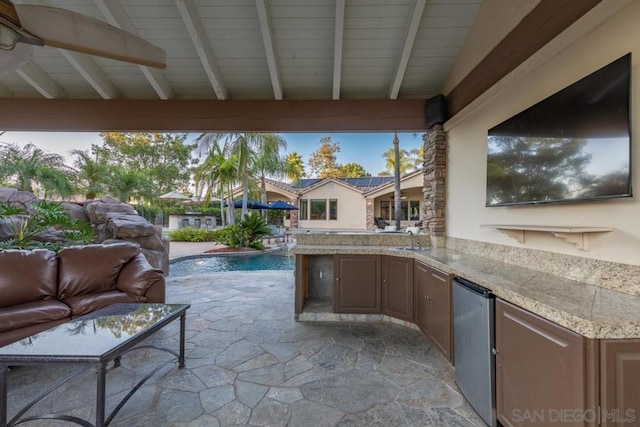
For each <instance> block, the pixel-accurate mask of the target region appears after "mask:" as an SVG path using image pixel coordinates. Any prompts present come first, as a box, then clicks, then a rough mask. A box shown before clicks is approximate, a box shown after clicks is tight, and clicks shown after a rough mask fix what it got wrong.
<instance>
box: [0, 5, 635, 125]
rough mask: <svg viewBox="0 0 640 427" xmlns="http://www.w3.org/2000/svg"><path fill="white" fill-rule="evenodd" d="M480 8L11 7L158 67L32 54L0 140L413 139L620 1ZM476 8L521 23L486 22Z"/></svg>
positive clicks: (9, 95) (3, 99)
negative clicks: (122, 36) (102, 25)
mask: <svg viewBox="0 0 640 427" xmlns="http://www.w3.org/2000/svg"><path fill="white" fill-rule="evenodd" d="M484 2H486V4H485V3H484ZM484 2H483V0H313V1H312V0H14V3H16V4H21V3H36V4H40V5H49V6H54V7H60V8H64V9H68V10H72V11H75V12H78V13H82V14H85V15H88V16H91V17H94V18H97V19H100V20H103V21H105V22H108V23H109V24H111V25H114V26H117V27H120V28H122V29H124V30H127V31H129V32H131V33H134V34H137V35H139V36H140V37H142V38H144V39H146V40H148V41H150V42H152V43H154V44H156V45H157V46H159V47H161V48H162V49H164V50H165V51H166V52H167V68H166V70H158V69H153V68H148V67H144V66H138V65H131V64H127V63H124V62H118V61H115V60H110V59H105V58H99V57H94V56H90V55H85V54H80V53H73V52H69V51H65V50H61V49H55V48H51V47H36V48H35V53H34V56H33V59H32V60H31V61H30V62H29V63H28V64H26V65H25V66H23V67H22V68H20V69H19V70H17V71H14V72H10V73H6V74H4V75H0V130H29V129H31V130H127V131H128V130H185V131H187V130H191V131H195V130H221V131H222V130H245V131H287V130H289V131H305V130H307V131H321V130H334V131H338V130H344V131H357V130H363V131H366V130H368V131H380V130H407V131H408V130H411V131H417V130H421V129H424V127H425V126H426V125H425V120H424V100H425V99H427V98H429V97H431V96H434V95H437V94H439V93H441V92H443V91H444V87H445V86H446V85H448V86H449V89H450V90H449V91H448V93H447V103H448V105H449V113H450V115H451V116H452V115H454V114H456V113H458V112H460V111H461V110H462V109H463V108H464V107H465V106H467V105H469V104H470V103H471V102H472V101H473V100H474V99H476V98H477V97H478V96H479V95H481V94H482V93H483V92H485V91H486V90H487V89H489V88H490V87H491V86H492V85H493V84H494V83H496V82H497V81H499V80H500V79H501V78H502V77H504V76H506V75H507V74H508V73H509V72H511V71H512V70H514V69H515V68H516V67H518V66H519V65H520V64H521V63H522V62H524V61H526V60H527V58H529V57H530V56H531V55H533V54H534V53H535V52H536V51H538V50H539V49H540V48H541V47H543V46H544V45H545V44H546V43H548V42H549V41H550V40H552V39H553V38H554V37H556V36H557V35H558V34H560V33H562V32H563V31H564V30H565V29H566V28H568V27H569V26H571V25H572V24H573V23H574V22H575V21H576V20H578V19H580V18H581V17H582V16H583V15H584V14H585V13H587V12H589V11H591V10H592V9H593V8H594V7H596V6H598V7H599V8H600V9H599V12H598V11H596V12H592V15H593V14H594V13H595V14H602V11H603V10H607V9H616V8H618V9H619V8H620V7H622V6H623V5H624V4H625V3H626V2H628V0H627V1H623V0H517V1H516V0H484ZM488 5H491V6H493V7H494V9H493V10H495V7H499V8H505V10H510V9H513V10H518V11H520V12H522V13H520V14H518V13H511V15H513V17H515V20H514V19H512V20H513V21H514V22H495V18H494V17H493V16H492V14H491V13H489V12H488V11H490V10H492V9H491V8H490V7H483V6H488ZM523 11H524V12H523ZM603 19H604V18H603ZM487 25H489V26H491V27H494V26H495V27H502V28H509V29H511V30H510V31H509V32H508V34H507V33H505V34H506V36H504V38H502V39H496V40H492V44H491V46H489V49H488V50H486V52H485V51H483V53H482V56H481V57H480V58H479V62H477V64H476V65H475V66H474V67H472V69H471V68H470V69H469V71H467V72H465V74H463V75H462V76H460V78H461V79H457V81H455V87H451V86H450V85H451V82H450V81H447V79H450V78H451V75H452V74H451V71H452V69H453V67H454V64H455V63H456V61H457V60H459V59H460V58H459V55H460V53H461V50H462V48H463V46H466V47H465V49H467V48H468V47H469V46H476V45H477V43H474V42H475V41H476V40H467V35H468V34H469V31H470V28H472V26H473V27H474V30H477V29H478V27H479V28H480V30H484V31H480V33H478V34H489V33H491V31H486V30H487V27H486V26H487ZM482 26H484V27H482ZM489 30H490V29H489ZM1 54H2V52H1V51H0V55H1ZM461 57H464V55H462V56H461ZM463 68H464V67H463ZM34 118H35V119H37V120H34Z"/></svg>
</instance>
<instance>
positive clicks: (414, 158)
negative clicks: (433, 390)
mask: <svg viewBox="0 0 640 427" xmlns="http://www.w3.org/2000/svg"><path fill="white" fill-rule="evenodd" d="M423 163H424V145H421V146H420V147H418V148H412V149H411V150H409V164H410V169H412V170H418V169H420V168H421V167H422V164H423Z"/></svg>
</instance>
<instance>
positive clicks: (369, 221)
mask: <svg viewBox="0 0 640 427" xmlns="http://www.w3.org/2000/svg"><path fill="white" fill-rule="evenodd" d="M366 203H367V209H366V216H367V217H366V220H365V221H366V222H365V228H366V229H367V230H375V228H376V221H375V219H374V215H375V209H374V202H373V198H368V199H367V200H366Z"/></svg>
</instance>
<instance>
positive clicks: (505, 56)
mask: <svg viewBox="0 0 640 427" xmlns="http://www.w3.org/2000/svg"><path fill="white" fill-rule="evenodd" d="M601 1H602V0H541V1H540V3H538V5H537V6H536V7H534V8H533V9H532V10H531V12H529V14H527V15H526V16H525V17H524V18H523V19H522V20H521V21H520V22H519V23H518V25H516V26H515V27H514V29H513V30H511V32H509V34H507V36H506V37H505V38H504V39H502V40H501V41H500V42H499V43H498V44H497V45H496V46H495V47H494V48H493V49H492V50H491V51H490V52H489V53H488V54H487V55H486V56H485V57H484V58H483V59H482V60H481V61H480V62H479V63H478V65H476V66H475V67H474V68H473V69H472V70H471V72H470V73H469V74H467V76H466V77H465V78H464V79H462V81H461V82H460V83H458V85H457V86H456V87H454V88H453V89H452V90H451V92H449V93H448V94H447V108H448V110H449V117H453V116H455V115H456V114H458V113H459V112H460V111H461V110H462V109H463V108H464V107H466V106H467V105H469V104H470V103H471V102H472V101H473V100H475V99H476V98H478V97H479V96H480V95H482V94H483V93H484V92H485V91H486V90H488V89H489V88H490V87H492V86H493V85H494V84H496V83H497V82H498V81H499V80H500V79H502V78H503V77H504V76H506V75H507V74H509V73H510V72H511V71H513V70H514V69H515V68H516V67H518V66H519V65H520V64H522V63H523V62H524V61H525V60H527V59H528V58H529V57H531V56H532V55H533V54H534V53H535V52H537V51H538V50H539V49H540V48H542V47H543V46H544V45H546V44H547V43H548V42H550V41H551V40H553V39H554V38H555V37H556V36H557V35H559V34H560V33H562V32H563V31H564V30H565V29H567V28H568V27H569V26H571V25H572V24H573V23H574V22H576V21H577V20H578V19H580V18H581V17H582V16H583V15H585V14H586V13H587V12H589V11H590V10H591V9H592V8H594V7H595V6H596V5H597V4H598V3H600V2H601Z"/></svg>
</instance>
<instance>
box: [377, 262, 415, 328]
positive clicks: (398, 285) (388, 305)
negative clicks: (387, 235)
mask: <svg viewBox="0 0 640 427" xmlns="http://www.w3.org/2000/svg"><path fill="white" fill-rule="evenodd" d="M382 313H383V314H386V315H388V316H392V317H397V318H398V319H402V320H406V321H409V322H411V321H413V259H410V258H401V257H394V256H383V257H382Z"/></svg>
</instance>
